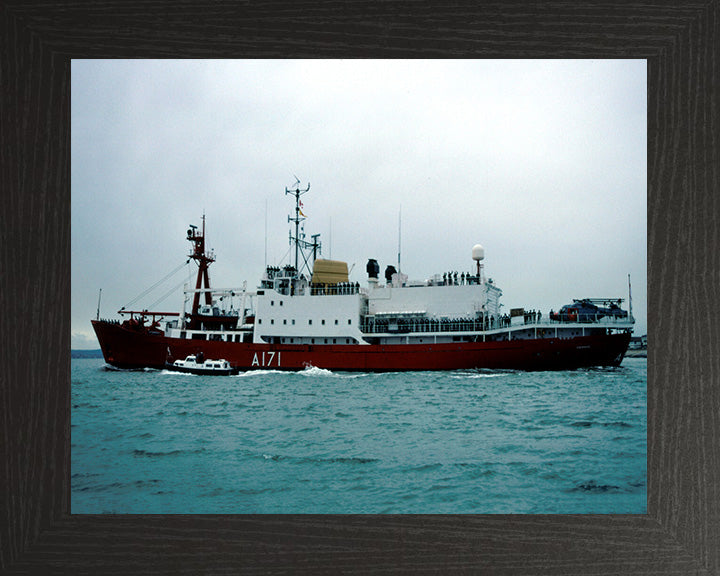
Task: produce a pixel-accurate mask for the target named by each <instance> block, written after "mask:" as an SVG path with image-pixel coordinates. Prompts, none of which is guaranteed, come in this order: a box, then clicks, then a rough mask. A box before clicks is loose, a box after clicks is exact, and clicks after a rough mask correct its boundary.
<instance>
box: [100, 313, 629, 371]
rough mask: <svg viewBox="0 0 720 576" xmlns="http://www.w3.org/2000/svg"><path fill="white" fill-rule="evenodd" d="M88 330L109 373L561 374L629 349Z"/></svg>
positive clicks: (601, 340) (620, 343)
mask: <svg viewBox="0 0 720 576" xmlns="http://www.w3.org/2000/svg"><path fill="white" fill-rule="evenodd" d="M93 328H94V329H95V333H96V335H97V337H98V341H99V342H100V347H101V348H102V351H103V356H104V358H105V361H106V362H107V363H108V364H110V365H112V366H115V367H117V368H145V367H148V368H164V367H165V365H166V363H167V362H171V361H173V360H175V359H178V358H185V357H186V356H188V355H190V354H196V353H198V352H203V353H204V354H205V357H207V358H225V359H226V360H227V361H228V362H229V363H230V365H231V366H232V367H233V368H235V369H238V370H253V369H274V370H302V369H305V368H308V367H312V366H314V367H318V368H324V369H328V370H339V371H371V372H381V371H414V370H459V369H476V368H492V369H515V370H563V369H573V368H581V367H589V366H617V365H619V364H620V362H621V361H622V359H623V356H624V355H625V352H626V351H627V348H628V345H629V343H630V334H629V333H619V334H595V335H591V336H577V337H574V338H567V339H564V338H536V339H524V340H509V341H508V340H505V341H499V342H453V343H443V344H395V345H380V344H378V345H372V344H370V345H331V344H324V345H306V344H298V345H293V344H253V343H242V342H220V341H203V340H188V339H180V338H169V337H167V336H165V335H163V334H161V333H148V332H143V331H136V330H132V329H128V328H126V327H124V326H122V325H120V324H116V323H111V322H104V321H93Z"/></svg>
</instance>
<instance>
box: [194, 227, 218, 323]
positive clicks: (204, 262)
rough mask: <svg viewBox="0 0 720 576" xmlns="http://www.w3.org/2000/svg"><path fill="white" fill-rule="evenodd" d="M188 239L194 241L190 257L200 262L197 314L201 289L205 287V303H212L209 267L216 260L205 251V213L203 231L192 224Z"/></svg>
mask: <svg viewBox="0 0 720 576" xmlns="http://www.w3.org/2000/svg"><path fill="white" fill-rule="evenodd" d="M187 239H188V240H189V241H190V242H192V243H193V251H192V253H191V254H190V258H192V259H193V260H195V261H196V262H197V264H198V273H197V281H196V282H195V296H194V297H193V307H192V315H193V316H195V315H196V314H197V313H198V310H199V309H200V290H202V289H203V287H204V288H205V290H206V291H205V304H207V305H208V306H211V305H212V294H211V293H210V277H209V275H208V267H209V266H210V264H211V263H212V262H215V257H214V255H213V254H212V253H210V254H206V253H205V214H203V216H202V232H200V233H198V231H197V226H193V225H192V224H190V229H189V230H188V231H187Z"/></svg>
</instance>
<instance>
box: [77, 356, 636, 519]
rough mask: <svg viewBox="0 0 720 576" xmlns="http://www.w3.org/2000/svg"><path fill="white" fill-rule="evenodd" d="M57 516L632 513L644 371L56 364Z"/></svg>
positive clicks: (632, 363) (629, 362)
mask: <svg viewBox="0 0 720 576" xmlns="http://www.w3.org/2000/svg"><path fill="white" fill-rule="evenodd" d="M71 404H72V411H71V510H72V513H90V514H100V513H113V514H123V513H133V514H155V513H158V514H159V513H162V514H172V513H190V514H194V513H203V514H264V513H287V514H305V513H321V514H323V513H348V514H364V513H381V514H384V513H400V514H421V513H422V514H425V513H459V514H495V513H503V514H507V513H510V514H558V513H559V514H591V513H592V514H609V513H613V514H644V513H645V512H646V510H647V360H646V359H645V358H626V359H625V360H624V361H623V363H622V365H621V366H620V367H618V368H592V369H582V370H573V371H564V372H519V371H486V370H477V371H468V370H463V371H455V372H410V373H385V374H374V373H335V372H330V371H326V370H322V369H318V368H312V369H310V370H306V371H304V372H276V371H255V372H246V373H241V374H240V375H238V376H223V377H218V376H210V377H203V376H193V375H183V374H176V373H171V372H167V371H163V370H144V371H120V370H113V369H109V367H107V366H106V365H105V363H104V361H103V360H102V359H93V358H89V359H77V358H74V359H73V360H72V400H71Z"/></svg>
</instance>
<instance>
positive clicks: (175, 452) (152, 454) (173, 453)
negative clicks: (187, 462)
mask: <svg viewBox="0 0 720 576" xmlns="http://www.w3.org/2000/svg"><path fill="white" fill-rule="evenodd" d="M203 452H205V448H197V449H195V450H181V449H177V450H170V451H168V452H152V451H150V450H140V449H135V450H133V452H132V453H133V456H145V457H148V458H162V457H163V456H180V455H182V454H201V453H203Z"/></svg>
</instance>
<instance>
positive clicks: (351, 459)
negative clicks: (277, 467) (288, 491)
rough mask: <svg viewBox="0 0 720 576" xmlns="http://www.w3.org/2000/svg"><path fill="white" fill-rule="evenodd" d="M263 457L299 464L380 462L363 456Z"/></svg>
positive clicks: (277, 455)
mask: <svg viewBox="0 0 720 576" xmlns="http://www.w3.org/2000/svg"><path fill="white" fill-rule="evenodd" d="M262 457H263V458H264V459H265V460H272V461H274V462H278V461H280V460H283V461H291V462H292V461H294V462H297V463H299V464H371V463H373V462H379V460H378V459H377V458H364V457H361V456H336V457H327V458H320V457H315V456H304V457H303V456H282V455H280V454H263V455H262Z"/></svg>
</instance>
